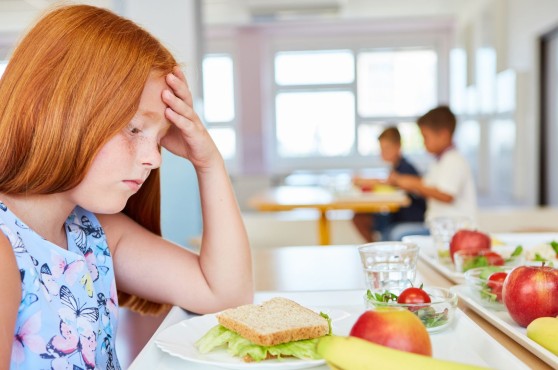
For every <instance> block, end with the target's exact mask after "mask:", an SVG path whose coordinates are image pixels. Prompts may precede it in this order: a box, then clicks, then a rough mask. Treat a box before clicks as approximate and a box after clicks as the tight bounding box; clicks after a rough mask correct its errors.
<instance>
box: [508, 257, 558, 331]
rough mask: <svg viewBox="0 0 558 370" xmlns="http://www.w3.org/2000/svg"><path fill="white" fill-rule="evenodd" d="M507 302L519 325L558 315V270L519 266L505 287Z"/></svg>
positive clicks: (525, 325)
mask: <svg viewBox="0 0 558 370" xmlns="http://www.w3.org/2000/svg"><path fill="white" fill-rule="evenodd" d="M502 297H503V299H504V305H505V306H506V308H507V310H508V312H509V314H510V316H511V317H512V319H514V320H515V322H517V323H518V324H519V325H521V326H523V327H527V325H529V324H530V323H531V321H533V320H535V319H537V318H539V317H545V316H556V315H558V269H555V268H552V267H549V266H519V267H516V268H514V269H513V270H512V271H510V273H509V274H508V277H507V278H506V280H505V281H504V287H503V290H502Z"/></svg>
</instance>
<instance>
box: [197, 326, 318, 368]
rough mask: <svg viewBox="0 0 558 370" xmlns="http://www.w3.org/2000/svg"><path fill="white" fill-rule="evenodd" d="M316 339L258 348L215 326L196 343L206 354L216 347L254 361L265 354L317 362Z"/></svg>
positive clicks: (231, 332) (258, 346)
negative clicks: (225, 348) (224, 348)
mask: <svg viewBox="0 0 558 370" xmlns="http://www.w3.org/2000/svg"><path fill="white" fill-rule="evenodd" d="M317 341H318V339H317V338H314V339H305V340H298V341H295V342H289V343H283V344H278V345H275V346H260V345H257V344H254V343H252V342H250V341H249V340H247V339H245V338H242V337H241V336H240V335H238V334H237V333H235V332H233V331H231V330H229V329H227V328H225V327H223V326H221V325H217V326H214V327H213V328H211V329H210V330H209V331H208V332H207V333H206V334H205V335H204V336H203V337H201V338H200V339H199V340H198V341H197V342H196V343H195V345H196V347H197V348H198V351H200V353H208V352H210V351H212V350H213V349H215V348H217V347H227V350H228V352H229V353H230V354H231V355H233V356H237V357H240V358H244V357H245V356H247V355H249V356H250V357H251V358H252V359H253V360H254V361H262V360H265V359H266V357H267V354H268V353H269V354H271V355H273V356H277V357H278V358H281V357H282V356H293V357H297V358H300V359H305V360H317V359H321V358H322V357H321V356H320V355H318V353H317V352H316V343H317Z"/></svg>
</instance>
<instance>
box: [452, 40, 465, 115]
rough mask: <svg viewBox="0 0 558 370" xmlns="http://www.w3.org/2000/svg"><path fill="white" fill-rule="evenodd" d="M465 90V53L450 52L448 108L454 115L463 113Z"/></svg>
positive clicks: (461, 50)
mask: <svg viewBox="0 0 558 370" xmlns="http://www.w3.org/2000/svg"><path fill="white" fill-rule="evenodd" d="M466 89H467V53H466V51H465V49H459V48H456V49H452V51H451V52H450V106H451V107H452V110H453V111H454V113H456V114H459V113H463V112H465V108H466V96H465V90H466Z"/></svg>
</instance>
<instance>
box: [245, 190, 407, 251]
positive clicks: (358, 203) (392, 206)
mask: <svg viewBox="0 0 558 370" xmlns="http://www.w3.org/2000/svg"><path fill="white" fill-rule="evenodd" d="M248 203H249V205H250V207H252V208H254V209H256V210H258V211H265V212H279V211H290V210H293V209H297V208H311V209H316V210H318V211H319V213H320V216H319V220H318V235H319V241H320V244H321V245H328V244H330V240H331V238H330V225H329V220H328V218H327V212H328V211H330V210H336V209H346V210H351V211H354V212H396V211H398V210H399V209H400V208H401V207H404V206H407V205H409V203H410V200H409V198H408V197H407V195H406V194H405V192H403V191H400V190H395V191H390V192H355V191H344V192H338V191H334V190H329V189H327V188H324V187H320V186H278V187H275V188H271V189H268V190H266V191H264V192H263V193H260V194H256V195H255V196H253V197H252V198H250V200H249V202H248Z"/></svg>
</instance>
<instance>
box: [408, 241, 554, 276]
mask: <svg viewBox="0 0 558 370" xmlns="http://www.w3.org/2000/svg"><path fill="white" fill-rule="evenodd" d="M490 236H491V237H492V238H493V239H496V240H499V241H500V242H502V243H505V244H506V245H510V246H513V247H516V246H518V245H521V246H523V249H524V250H525V251H524V253H526V252H527V251H529V250H530V249H531V248H533V247H536V246H537V245H539V244H544V243H549V242H550V241H552V240H557V241H558V233H497V234H491V235H490ZM406 238H407V239H408V240H409V241H414V242H416V243H417V244H419V246H420V253H419V258H420V259H421V260H423V261H424V262H425V263H426V264H427V265H429V266H430V267H432V268H433V269H434V270H436V271H438V272H439V273H440V274H442V275H443V276H445V277H446V278H447V279H448V280H450V281H452V282H454V283H455V284H463V283H464V282H465V275H464V274H463V273H462V272H457V271H455V269H454V267H453V265H452V264H449V263H448V264H444V263H440V262H439V261H438V258H437V256H436V251H435V250H434V246H433V244H432V238H431V237H428V236H409V237H406ZM413 238H416V240H413ZM497 248H498V247H494V250H496V251H497ZM552 262H553V263H554V264H555V265H558V261H556V260H553V261H552ZM526 264H537V262H534V261H527V262H526ZM539 264H540V262H539Z"/></svg>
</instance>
